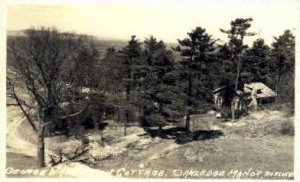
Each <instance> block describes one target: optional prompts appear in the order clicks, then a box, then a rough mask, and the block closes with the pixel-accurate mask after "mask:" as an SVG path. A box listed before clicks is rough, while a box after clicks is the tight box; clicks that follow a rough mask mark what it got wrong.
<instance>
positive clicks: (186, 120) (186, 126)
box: [185, 113, 191, 132]
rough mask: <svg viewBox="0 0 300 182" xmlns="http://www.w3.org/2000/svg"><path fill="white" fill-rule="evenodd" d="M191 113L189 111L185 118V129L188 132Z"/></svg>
mask: <svg viewBox="0 0 300 182" xmlns="http://www.w3.org/2000/svg"><path fill="white" fill-rule="evenodd" d="M190 117H191V115H190V113H187V115H186V118H185V129H186V131H187V132H190Z"/></svg>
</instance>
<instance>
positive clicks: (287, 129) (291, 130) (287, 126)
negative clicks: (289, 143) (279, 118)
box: [280, 121, 295, 135]
mask: <svg viewBox="0 0 300 182" xmlns="http://www.w3.org/2000/svg"><path fill="white" fill-rule="evenodd" d="M280 133H281V134H283V135H294V134H295V127H294V124H293V123H292V122H290V121H286V122H283V123H281V125H280Z"/></svg>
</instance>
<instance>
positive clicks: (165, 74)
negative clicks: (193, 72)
mask: <svg viewBox="0 0 300 182" xmlns="http://www.w3.org/2000/svg"><path fill="white" fill-rule="evenodd" d="M144 44H145V50H144V58H145V60H146V66H145V68H146V69H145V70H146V75H145V76H144V77H143V88H142V90H143V92H142V93H141V95H140V98H141V99H140V101H141V102H142V103H143V108H144V111H143V118H142V126H144V127H147V126H158V127H159V129H160V130H161V129H162V127H163V126H165V125H166V124H167V123H168V122H174V120H173V119H174V118H173V115H172V114H173V113H172V112H173V111H174V109H172V107H170V106H171V105H172V106H174V105H177V104H178V103H180V102H178V99H177V95H176V94H177V92H176V79H175V78H176V76H175V75H174V74H176V73H175V71H174V66H175V61H174V58H173V55H172V52H171V51H170V50H167V49H166V45H165V44H164V42H163V41H157V40H156V38H154V37H153V36H150V37H149V38H146V40H145V41H144Z"/></svg>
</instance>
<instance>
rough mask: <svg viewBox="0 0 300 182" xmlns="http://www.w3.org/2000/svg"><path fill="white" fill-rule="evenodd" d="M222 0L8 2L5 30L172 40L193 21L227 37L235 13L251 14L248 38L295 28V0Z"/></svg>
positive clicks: (266, 36)
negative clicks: (49, 30)
mask: <svg viewBox="0 0 300 182" xmlns="http://www.w3.org/2000/svg"><path fill="white" fill-rule="evenodd" d="M214 2H216V1H214ZM227 2H229V1H227ZM227 2H226V3H225V1H223V3H218V4H216V3H210V2H209V1H188V2H185V3H184V1H176V3H170V1H164V3H152V4H147V3H139V4H137V3H136V4H133V3H131V4H129V3H128V4H126V3H120V4H118V3H111V4H110V3H105V4H97V5H95V4H93V5H91V4H85V5H71V4H69V5H56V6H54V5H43V4H40V5H9V6H7V9H6V11H7V14H6V16H7V20H6V21H7V29H8V30H21V29H26V28H29V27H32V26H33V27H40V26H54V27H56V28H57V29H58V30H61V31H72V32H77V33H86V34H91V35H96V36H99V37H101V38H113V39H124V40H128V39H129V38H130V36H131V35H133V34H135V35H137V36H138V38H139V39H144V37H147V36H149V35H154V36H155V37H157V38H159V39H162V40H164V41H165V42H176V40H177V39H178V38H180V39H182V38H184V37H186V33H187V32H189V31H191V30H192V29H194V28H195V27H196V26H202V27H203V28H206V30H207V32H208V33H210V34H212V35H213V37H214V38H221V39H222V40H225V41H226V36H225V35H224V34H222V33H220V31H219V29H220V28H225V29H227V28H229V23H230V21H231V20H233V19H235V18H238V17H242V18H246V17H252V18H253V19H254V21H253V24H252V25H253V26H252V27H251V30H252V31H254V32H257V33H259V35H257V36H255V37H254V38H247V39H248V40H247V42H248V43H250V42H252V41H253V40H254V39H256V38H264V39H265V41H266V42H267V43H268V44H269V43H270V42H272V41H273V36H278V35H280V34H282V33H283V31H284V30H285V29H291V30H292V31H293V32H295V28H296V27H297V18H298V13H297V5H298V3H296V1H294V2H292V1H290V2H289V3H287V2H284V1H281V3H280V1H275V2H273V1H272V2H273V3H270V1H267V0H262V1H234V2H235V3H227ZM231 2H232V1H231ZM242 2H243V3H242ZM267 2H268V3H267ZM283 2H284V3H283Z"/></svg>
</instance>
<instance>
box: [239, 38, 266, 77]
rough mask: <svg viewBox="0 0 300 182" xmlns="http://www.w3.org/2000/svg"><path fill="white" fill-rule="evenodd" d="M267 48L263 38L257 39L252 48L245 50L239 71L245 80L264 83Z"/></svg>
mask: <svg viewBox="0 0 300 182" xmlns="http://www.w3.org/2000/svg"><path fill="white" fill-rule="evenodd" d="M269 50H270V48H269V47H268V46H267V45H266V44H265V43H264V40H263V39H257V40H256V41H254V42H253V46H252V48H250V49H249V50H247V51H246V53H245V56H244V59H243V65H242V67H243V69H242V73H241V74H242V75H243V76H242V77H243V78H244V79H245V82H263V83H266V81H267V76H268V72H269V68H268V60H269Z"/></svg>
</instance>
